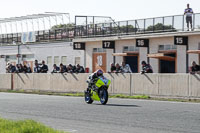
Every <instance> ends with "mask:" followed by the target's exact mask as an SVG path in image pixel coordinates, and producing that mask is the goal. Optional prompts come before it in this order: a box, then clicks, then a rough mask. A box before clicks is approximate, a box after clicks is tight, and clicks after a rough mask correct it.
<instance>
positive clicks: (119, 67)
mask: <svg viewBox="0 0 200 133" xmlns="http://www.w3.org/2000/svg"><path fill="white" fill-rule="evenodd" d="M115 67H116V70H115V71H113V72H114V73H121V72H122V68H121V66H120V65H119V63H117V64H116V66H115Z"/></svg>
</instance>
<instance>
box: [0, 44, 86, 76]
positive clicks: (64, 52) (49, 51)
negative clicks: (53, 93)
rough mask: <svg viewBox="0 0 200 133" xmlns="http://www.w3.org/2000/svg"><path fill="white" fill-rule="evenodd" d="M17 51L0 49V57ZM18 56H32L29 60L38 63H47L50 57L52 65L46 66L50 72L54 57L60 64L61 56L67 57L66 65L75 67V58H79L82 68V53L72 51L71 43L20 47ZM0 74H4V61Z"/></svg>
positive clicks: (5, 48)
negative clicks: (57, 58) (57, 57)
mask: <svg viewBox="0 0 200 133" xmlns="http://www.w3.org/2000/svg"><path fill="white" fill-rule="evenodd" d="M17 51H18V50H17V46H2V47H0V54H1V55H16V54H17ZM20 54H32V55H34V58H32V59H29V60H31V61H34V60H35V59H37V60H38V61H39V62H41V61H42V60H44V61H46V62H47V57H48V56H51V57H52V64H49V65H48V66H49V70H50V71H51V70H52V65H53V64H54V56H59V60H60V62H61V57H62V56H67V64H72V65H75V57H80V58H81V60H80V65H82V66H84V51H83V50H73V44H72V42H60V43H46V44H33V45H21V46H20ZM16 62H17V60H16ZM60 62H59V64H60ZM67 64H65V65H67ZM0 73H5V59H1V60H0Z"/></svg>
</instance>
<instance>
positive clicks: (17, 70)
mask: <svg viewBox="0 0 200 133" xmlns="http://www.w3.org/2000/svg"><path fill="white" fill-rule="evenodd" d="M22 72H23V70H22V67H21V65H20V64H17V65H16V73H22Z"/></svg>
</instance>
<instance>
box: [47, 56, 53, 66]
mask: <svg viewBox="0 0 200 133" xmlns="http://www.w3.org/2000/svg"><path fill="white" fill-rule="evenodd" d="M47 64H49V65H51V64H52V57H51V56H48V57H47Z"/></svg>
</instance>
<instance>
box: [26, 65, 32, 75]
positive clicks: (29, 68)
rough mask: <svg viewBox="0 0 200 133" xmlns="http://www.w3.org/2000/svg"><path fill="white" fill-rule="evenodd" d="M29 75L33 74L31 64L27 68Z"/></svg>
mask: <svg viewBox="0 0 200 133" xmlns="http://www.w3.org/2000/svg"><path fill="white" fill-rule="evenodd" d="M27 73H32V70H31V67H30V65H29V64H28V66H27Z"/></svg>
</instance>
